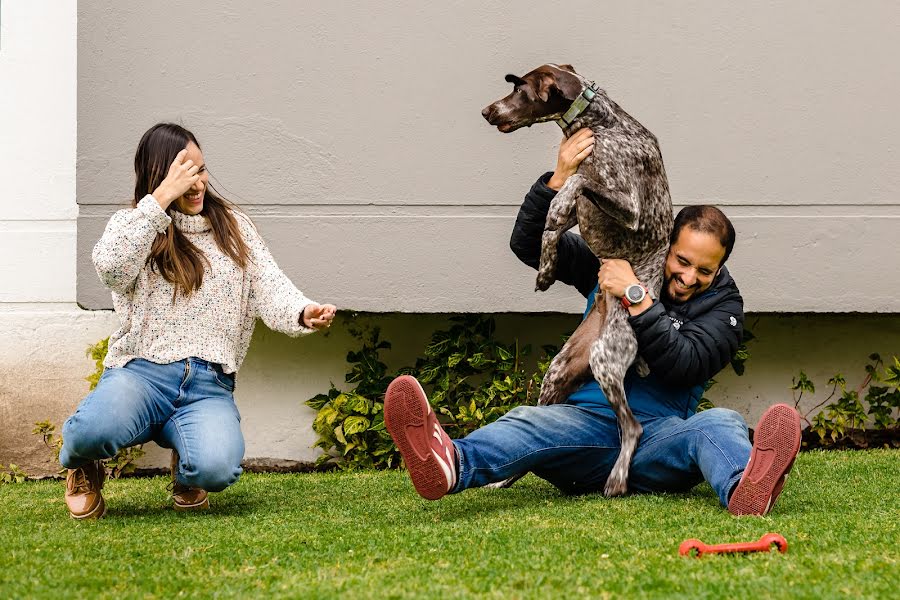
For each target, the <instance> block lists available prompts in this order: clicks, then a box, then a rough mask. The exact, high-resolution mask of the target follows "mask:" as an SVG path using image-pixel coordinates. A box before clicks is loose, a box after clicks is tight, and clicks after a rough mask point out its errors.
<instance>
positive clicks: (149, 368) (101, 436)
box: [59, 358, 244, 492]
mask: <svg viewBox="0 0 900 600" xmlns="http://www.w3.org/2000/svg"><path fill="white" fill-rule="evenodd" d="M232 392H234V376H233V375H228V374H225V373H223V372H222V370H221V368H220V367H219V365H216V364H213V363H209V362H207V361H205V360H201V359H199V358H189V359H186V360H180V361H178V362H174V363H170V364H167V365H160V364H156V363H152V362H150V361H147V360H143V359H135V360H132V361H130V362H129V363H128V364H127V365H125V366H124V367H121V368H113V369H106V371H104V373H103V376H102V377H101V378H100V382H99V383H98V384H97V387H96V388H95V389H94V391H93V392H91V393H90V395H88V396H87V397H86V398H85V399H84V400H82V401H81V404H80V405H79V406H78V409H77V410H76V411H75V414H73V415H72V416H71V417H69V419H68V420H67V421H66V423H65V425H63V432H62V435H63V447H62V450H61V451H60V453H59V461H60V462H61V463H62V465H63V466H64V467H66V468H69V469H75V468H78V467H81V466H83V465H85V464H87V463H88V462H90V461H92V460H100V459H105V458H110V457H112V456H114V455H115V454H116V452H118V451H119V450H120V449H121V448H127V447H129V446H134V445H137V444H143V443H145V442H149V441H154V442H156V443H157V444H159V445H160V446H162V447H163V448H172V449H174V450H176V451H177V452H178V457H179V464H178V472H177V474H176V477H177V479H178V481H179V483H182V484H184V485H188V486H190V487H195V488H201V489H204V490H207V491H210V492H218V491H221V490H224V489H225V488H227V487H228V486H229V485H231V484H232V483H234V482H235V481H237V479H238V477H239V476H240V474H241V458H243V456H244V437H243V436H242V435H241V416H240V414H239V413H238V409H237V407H236V406H235V404H234V396H233V395H232Z"/></svg>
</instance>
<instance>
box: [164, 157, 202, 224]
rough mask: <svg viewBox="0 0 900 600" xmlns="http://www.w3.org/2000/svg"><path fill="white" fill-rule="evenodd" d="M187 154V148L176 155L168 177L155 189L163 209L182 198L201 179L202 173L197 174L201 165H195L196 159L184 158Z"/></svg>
mask: <svg viewBox="0 0 900 600" xmlns="http://www.w3.org/2000/svg"><path fill="white" fill-rule="evenodd" d="M186 154H187V148H185V149H184V150H182V151H181V152H179V153H178V154H177V155H176V156H175V160H173V161H172V164H171V165H169V172H168V174H167V175H166V178H165V179H163V180H162V183H160V184H159V187H158V188H156V189H155V190H153V197H154V198H156V201H157V202H159V205H160V206H161V207H162V209H163V210H166V209H167V208H169V205H170V204H172V202H174V201H175V200H177V199H178V198H181V196H183V195H184V193H185V192H186V191H188V190H189V189H191V186H192V185H194V184H195V183H197V180H198V179H200V175H198V174H197V173H198V171H199V170H200V166H199V165H195V164H194V161H192V160H190V159H188V160H184V157H185V155H186Z"/></svg>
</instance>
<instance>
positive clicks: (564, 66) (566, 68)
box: [559, 65, 575, 73]
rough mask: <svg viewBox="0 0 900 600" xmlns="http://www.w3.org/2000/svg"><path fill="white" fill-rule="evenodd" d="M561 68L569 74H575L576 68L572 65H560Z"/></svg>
mask: <svg viewBox="0 0 900 600" xmlns="http://www.w3.org/2000/svg"><path fill="white" fill-rule="evenodd" d="M559 68H560V69H565V70H566V71H568V72H569V73H574V72H575V67H573V66H572V65H559Z"/></svg>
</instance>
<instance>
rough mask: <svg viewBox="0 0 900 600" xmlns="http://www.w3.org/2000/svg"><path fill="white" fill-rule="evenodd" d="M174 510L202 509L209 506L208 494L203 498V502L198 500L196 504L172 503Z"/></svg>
mask: <svg viewBox="0 0 900 600" xmlns="http://www.w3.org/2000/svg"><path fill="white" fill-rule="evenodd" d="M173 506H174V508H175V510H181V511H183V510H203V509H204V508H209V496H207V497H206V498H204V499H203V502H198V503H197V504H179V503H178V502H175V503H174V504H173Z"/></svg>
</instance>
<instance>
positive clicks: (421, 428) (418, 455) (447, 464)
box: [384, 375, 456, 500]
mask: <svg viewBox="0 0 900 600" xmlns="http://www.w3.org/2000/svg"><path fill="white" fill-rule="evenodd" d="M384 422H385V425H387V430H388V433H390V434H391V437H392V438H393V439H394V443H395V444H397V448H398V449H399V450H400V454H401V455H402V456H403V462H404V463H405V464H406V468H407V469H408V470H409V476H410V478H411V479H412V482H413V485H414V486H415V488H416V491H417V492H418V493H419V495H420V496H422V497H423V498H427V499H428V500H437V499H438V498H441V497H442V496H443V495H444V494H446V493H447V492H449V491H450V489H451V488H452V487H453V486H454V485H456V448H455V447H454V446H453V442H452V441H450V437H449V436H448V435H447V434H446V433H445V432H444V430H443V429H442V428H441V425H440V423H438V420H437V416H436V415H435V414H434V411H433V410H431V405H430V404H429V403H428V397H427V396H426V395H425V390H423V389H422V386H421V385H420V384H419V382H418V381H416V378H415V377H410V376H409V375H401V376H400V377H398V378H397V379H395V380H394V381H392V382H391V384H390V385H389V386H388V389H387V393H386V394H385V397H384Z"/></svg>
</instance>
